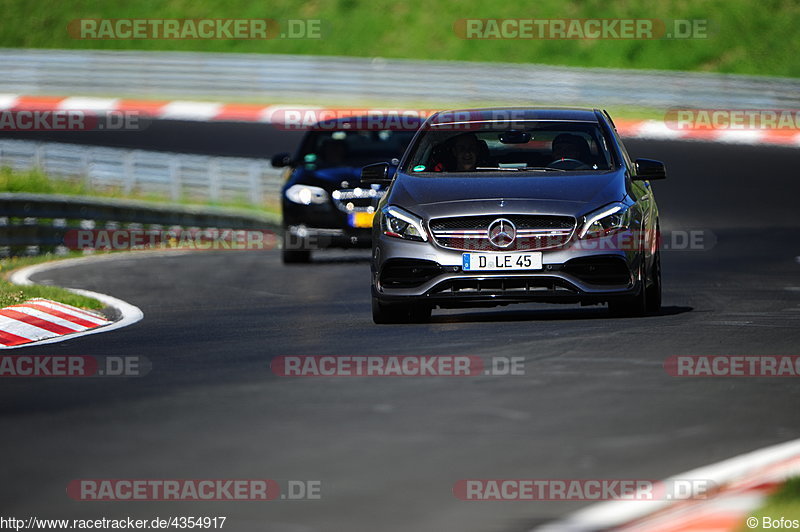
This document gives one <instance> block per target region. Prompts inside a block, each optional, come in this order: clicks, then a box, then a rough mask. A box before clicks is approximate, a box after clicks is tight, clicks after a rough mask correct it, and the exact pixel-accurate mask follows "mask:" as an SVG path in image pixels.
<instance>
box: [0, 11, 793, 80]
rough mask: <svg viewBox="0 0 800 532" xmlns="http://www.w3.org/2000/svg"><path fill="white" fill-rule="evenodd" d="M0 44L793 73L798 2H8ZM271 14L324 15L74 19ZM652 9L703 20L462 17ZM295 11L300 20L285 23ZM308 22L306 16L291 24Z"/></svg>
mask: <svg viewBox="0 0 800 532" xmlns="http://www.w3.org/2000/svg"><path fill="white" fill-rule="evenodd" d="M2 6H3V16H4V17H5V20H7V21H9V23H7V24H6V25H5V27H4V28H3V32H2V33H1V34H0V46H2V47H12V48H23V47H28V48H68V49H116V50H169V51H201V52H239V53H288V54H315V55H337V56H360V57H392V58H412V59H437V60H448V59H450V60H463V61H493V62H512V63H543V64H551V65H568V66H579V67H610V68H644V69H665V70H689V71H706V72H723V73H736V74H756V75H769V76H789V77H800V62H798V61H797V59H796V50H797V49H800V31H798V28H800V4H798V3H797V2H796V1H794V0H761V1H759V2H753V1H752V0H694V1H692V2H687V1H685V0H642V1H639V2H605V1H602V0H540V1H538V2H535V3H520V2H486V1H485V0H439V1H435V2H431V1H430V0H406V1H403V2H397V1H395V0H326V1H318V0H315V1H308V0H273V1H271V2H269V3H267V4H265V3H263V2H253V1H252V0H193V1H192V2H188V1H187V0H137V1H132V0H118V1H115V2H107V1H101V0H63V1H60V2H31V1H30V0H4V1H3V2H2ZM176 18H192V19H201V18H212V19H265V18H269V19H273V20H275V21H277V22H278V23H279V24H280V31H281V32H283V33H286V34H287V35H289V34H290V33H291V34H295V35H296V34H297V32H296V31H291V30H292V28H290V25H293V26H294V27H295V28H296V26H297V24H305V21H309V20H311V21H319V29H320V31H319V35H318V37H317V36H316V35H315V36H314V37H315V38H307V37H304V38H282V37H281V35H280V34H276V35H274V37H275V38H267V39H263V38H260V39H259V38H254V39H231V38H213V39H209V38H187V39H164V38H161V39H155V38H116V39H109V38H96V39H85V38H80V35H79V34H75V35H72V34H70V32H69V30H68V26H69V24H70V23H71V22H73V21H76V22H73V25H74V24H76V23H77V24H80V22H79V20H80V19H176ZM465 18H466V19H519V18H522V19H528V20H530V19H536V20H542V19H659V20H662V21H664V22H665V23H666V24H667V29H668V30H672V31H668V32H666V33H669V34H670V35H671V36H675V35H678V34H677V33H676V32H675V31H674V30H677V28H678V27H677V26H675V25H674V24H673V22H672V21H675V20H681V21H685V20H689V21H693V20H702V21H705V24H706V28H707V31H705V32H704V33H698V34H696V35H694V36H693V37H692V38H658V35H654V37H655V38H652V39H641V38H640V39H634V38H606V39H587V38H566V39H565V38H533V39H467V38H463V37H464V36H463V35H461V34H460V33H459V32H457V31H456V29H455V27H456V25H457V24H458V21H459V20H462V19H465ZM290 20H294V21H296V22H291V23H290V22H289V21H290ZM297 21H303V22H297Z"/></svg>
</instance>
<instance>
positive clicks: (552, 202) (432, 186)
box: [387, 170, 625, 218]
mask: <svg viewBox="0 0 800 532" xmlns="http://www.w3.org/2000/svg"><path fill="white" fill-rule="evenodd" d="M624 197H625V178H624V171H623V170H620V171H615V172H606V173H601V174H597V173H593V174H560V173H559V174H556V175H550V174H548V175H542V176H533V177H521V176H513V177H502V176H501V177H417V176H411V175H408V174H400V175H398V177H397V179H396V180H395V181H394V183H393V185H392V190H391V192H390V195H389V198H388V199H387V201H388V203H390V204H393V205H398V206H400V207H403V208H405V209H408V210H411V211H412V212H415V213H416V214H417V215H421V216H424V217H428V218H432V217H436V216H459V215H469V214H476V213H487V214H489V213H492V214H505V213H508V214H511V213H515V212H525V213H538V214H562V215H570V216H575V217H576V218H577V217H579V216H582V215H584V214H586V213H587V212H590V211H592V210H595V209H596V208H599V207H601V206H603V205H606V204H608V203H611V202H614V201H620V200H622V199H623V198H624Z"/></svg>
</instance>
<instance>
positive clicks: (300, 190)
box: [286, 185, 328, 205]
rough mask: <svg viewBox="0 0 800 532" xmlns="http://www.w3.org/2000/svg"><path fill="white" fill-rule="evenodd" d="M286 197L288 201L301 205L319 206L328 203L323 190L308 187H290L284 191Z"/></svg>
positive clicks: (326, 195) (326, 194)
mask: <svg viewBox="0 0 800 532" xmlns="http://www.w3.org/2000/svg"><path fill="white" fill-rule="evenodd" d="M286 197H287V198H288V200H289V201H291V202H294V203H299V204H301V205H311V204H312V203H314V204H317V205H319V204H320V203H325V202H326V201H328V193H327V192H325V189H322V188H319V187H312V186H310V185H292V186H290V187H289V188H287V189H286Z"/></svg>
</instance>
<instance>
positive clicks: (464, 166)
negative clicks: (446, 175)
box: [433, 133, 482, 172]
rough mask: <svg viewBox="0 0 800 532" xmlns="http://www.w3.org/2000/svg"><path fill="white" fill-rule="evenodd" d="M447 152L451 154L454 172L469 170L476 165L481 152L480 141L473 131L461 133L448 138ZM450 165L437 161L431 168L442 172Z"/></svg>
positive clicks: (473, 168)
mask: <svg viewBox="0 0 800 532" xmlns="http://www.w3.org/2000/svg"><path fill="white" fill-rule="evenodd" d="M448 144H449V148H450V149H449V152H450V154H451V155H452V159H453V161H452V162H453V164H452V170H451V171H455V172H471V171H473V170H475V169H476V168H477V166H478V159H479V157H480V153H481V147H482V146H481V141H480V140H478V137H477V136H476V135H475V134H474V133H463V134H461V135H458V136H456V137H453V138H451V139H449V140H448ZM447 166H451V165H448V164H445V163H444V162H443V161H439V162H438V163H437V164H436V165H435V166H434V168H433V171H434V172H442V171H444V170H447V169H449V168H446V167H447Z"/></svg>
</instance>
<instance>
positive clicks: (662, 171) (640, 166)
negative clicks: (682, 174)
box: [633, 159, 667, 181]
mask: <svg viewBox="0 0 800 532" xmlns="http://www.w3.org/2000/svg"><path fill="white" fill-rule="evenodd" d="M633 164H634V166H635V167H636V175H635V176H633V179H634V180H635V181H651V180H653V179H666V178H667V168H666V166H664V163H662V162H661V161H654V160H653V159H636V160H635V161H634V162H633Z"/></svg>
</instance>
